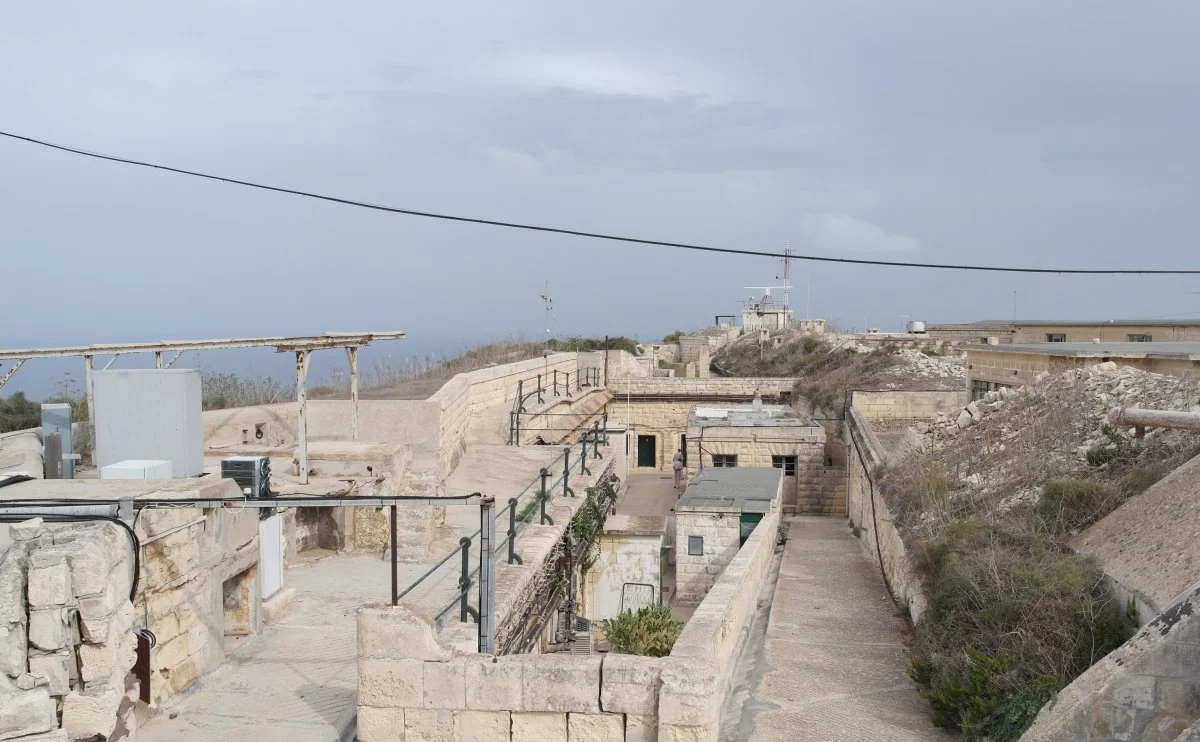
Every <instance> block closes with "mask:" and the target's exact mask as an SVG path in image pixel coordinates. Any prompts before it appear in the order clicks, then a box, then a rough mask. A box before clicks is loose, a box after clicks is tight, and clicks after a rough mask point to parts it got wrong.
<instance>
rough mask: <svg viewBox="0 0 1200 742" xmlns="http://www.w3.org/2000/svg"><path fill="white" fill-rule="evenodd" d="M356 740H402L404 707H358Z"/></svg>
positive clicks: (366, 741)
mask: <svg viewBox="0 0 1200 742" xmlns="http://www.w3.org/2000/svg"><path fill="white" fill-rule="evenodd" d="M357 739H358V742H404V709H398V708H376V707H374V706H359V707H358V734H357Z"/></svg>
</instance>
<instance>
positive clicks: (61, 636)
mask: <svg viewBox="0 0 1200 742" xmlns="http://www.w3.org/2000/svg"><path fill="white" fill-rule="evenodd" d="M69 615H70V614H69V611H68V609H66V608H39V609H37V610H32V611H30V612H29V643H30V644H32V645H33V646H35V647H37V648H38V649H45V650H50V651H53V650H55V649H61V648H63V647H65V646H67V645H69V644H70V643H71V632H70V627H69V625H68V624H67V620H68V616H69Z"/></svg>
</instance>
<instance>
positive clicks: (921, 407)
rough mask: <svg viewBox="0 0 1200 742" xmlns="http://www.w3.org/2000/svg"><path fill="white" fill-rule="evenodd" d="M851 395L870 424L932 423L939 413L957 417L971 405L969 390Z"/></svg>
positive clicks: (881, 392)
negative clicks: (907, 421)
mask: <svg viewBox="0 0 1200 742" xmlns="http://www.w3.org/2000/svg"><path fill="white" fill-rule="evenodd" d="M851 394H852V397H851V405H852V406H853V407H854V408H855V409H857V410H858V412H859V414H861V415H862V416H863V418H864V419H866V420H892V419H900V420H925V419H929V420H932V419H936V418H937V416H938V413H939V412H942V413H945V414H947V415H949V414H950V413H952V412H953V413H955V414H956V415H957V413H958V411H959V410H960V409H962V407H963V406H964V405H965V404H967V402H969V401H970V399H969V398H968V394H967V392H966V390H965V389H964V390H961V391H956V392H935V391H929V392H896V391H879V392H872V391H855V392H852V393H851Z"/></svg>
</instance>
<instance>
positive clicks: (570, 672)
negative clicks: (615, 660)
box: [521, 654, 601, 714]
mask: <svg viewBox="0 0 1200 742" xmlns="http://www.w3.org/2000/svg"><path fill="white" fill-rule="evenodd" d="M523 659H524V660H525V667H524V669H523V678H522V688H523V700H524V703H523V705H522V706H521V708H523V709H524V710H525V711H560V712H567V711H573V712H579V713H594V714H598V713H600V661H601V658H600V657H599V656H598V655H593V656H589V657H579V656H573V655H565V654H535V655H528V656H525V657H524V658H523Z"/></svg>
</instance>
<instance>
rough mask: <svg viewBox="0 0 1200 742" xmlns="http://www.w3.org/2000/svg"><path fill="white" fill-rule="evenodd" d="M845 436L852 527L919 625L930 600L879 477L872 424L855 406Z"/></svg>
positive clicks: (878, 450) (879, 452)
mask: <svg viewBox="0 0 1200 742" xmlns="http://www.w3.org/2000/svg"><path fill="white" fill-rule="evenodd" d="M846 431H847V435H846V436H845V437H846V439H847V441H849V445H850V476H849V479H848V480H847V484H846V510H847V513H846V514H847V517H848V518H849V519H850V525H851V527H853V528H857V529H858V533H859V541H860V542H861V543H862V545H863V548H864V549H866V551H867V554H869V555H870V557H871V558H872V559H873V560H875V562H877V563H879V564H882V565H883V572H884V574H885V575H886V576H887V583H888V585H889V586H890V587H891V591H892V595H893V597H894V598H895V600H897V601H898V602H900V603H903V604H905V605H907V606H908V610H909V615H910V616H911V618H912V621H913V622H914V623H915V622H916V621H917V619H919V618H920V616H921V613H923V612H924V610H925V606H926V605H927V603H928V601H927V600H926V597H925V593H924V591H923V590H922V588H921V580H920V576H919V575H918V573H917V570H916V567H915V565H914V564H913V561H912V558H911V557H910V556H909V553H908V549H907V548H906V547H905V545H904V540H903V539H902V538H901V536H900V530H899V527H898V525H897V524H896V522H895V519H894V517H893V515H892V512H891V510H890V509H889V508H888V505H887V501H886V500H884V498H883V493H882V492H880V490H879V485H878V482H879V477H880V475H881V474H882V467H883V463H884V458H883V453H882V451H883V449H882V448H881V447H880V445H879V442H878V440H876V438H875V434H874V433H873V432H872V431H871V426H870V424H869V423H868V422H867V421H866V419H865V418H864V417H863V416H862V414H860V413H859V411H858V409H857V408H855V407H851V408H849V410H848V411H847V414H846Z"/></svg>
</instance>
